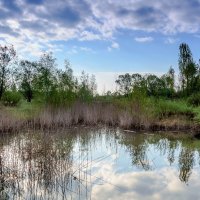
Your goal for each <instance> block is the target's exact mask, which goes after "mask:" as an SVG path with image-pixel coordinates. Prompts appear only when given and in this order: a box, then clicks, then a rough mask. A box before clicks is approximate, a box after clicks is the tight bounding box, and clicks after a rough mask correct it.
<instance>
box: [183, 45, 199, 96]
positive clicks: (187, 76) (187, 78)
mask: <svg viewBox="0 0 200 200" xmlns="http://www.w3.org/2000/svg"><path fill="white" fill-rule="evenodd" d="M179 51H180V52H179V70H180V78H181V87H182V90H183V91H185V90H186V91H187V93H188V92H189V88H190V86H191V85H190V84H191V80H193V78H194V76H195V74H196V72H197V70H196V65H195V63H194V61H193V57H192V52H191V50H190V47H189V46H188V44H186V43H182V44H181V45H180V46H179Z"/></svg>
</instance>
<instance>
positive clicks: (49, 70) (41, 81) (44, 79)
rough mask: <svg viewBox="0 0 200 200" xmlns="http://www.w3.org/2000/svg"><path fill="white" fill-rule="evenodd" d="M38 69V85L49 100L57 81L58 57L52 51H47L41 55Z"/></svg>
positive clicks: (39, 89)
mask: <svg viewBox="0 0 200 200" xmlns="http://www.w3.org/2000/svg"><path fill="white" fill-rule="evenodd" d="M37 70H38V76H37V79H36V86H37V88H38V91H40V92H42V93H43V94H44V96H45V98H46V100H47V98H48V96H49V94H50V91H51V90H52V89H53V87H54V85H55V81H56V59H55V58H54V57H53V54H52V53H51V52H50V53H45V54H43V55H42V56H41V57H40V60H39V62H38V67H37Z"/></svg>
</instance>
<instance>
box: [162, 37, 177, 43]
mask: <svg viewBox="0 0 200 200" xmlns="http://www.w3.org/2000/svg"><path fill="white" fill-rule="evenodd" d="M177 41H178V39H176V38H172V37H168V38H167V39H166V40H165V43H166V44H174V43H176V42H177Z"/></svg>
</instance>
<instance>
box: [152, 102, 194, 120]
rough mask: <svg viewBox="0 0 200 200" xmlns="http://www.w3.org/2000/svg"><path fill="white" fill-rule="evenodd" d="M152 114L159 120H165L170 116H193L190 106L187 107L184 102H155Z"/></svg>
mask: <svg viewBox="0 0 200 200" xmlns="http://www.w3.org/2000/svg"><path fill="white" fill-rule="evenodd" d="M154 104H155V105H154V113H155V115H156V116H158V117H159V118H165V117H169V116H172V115H176V116H180V115H183V116H188V117H193V116H194V110H193V108H192V107H191V106H188V105H187V103H186V102H184V101H181V100H176V101H173V100H163V99H159V100H156V101H155V103H154Z"/></svg>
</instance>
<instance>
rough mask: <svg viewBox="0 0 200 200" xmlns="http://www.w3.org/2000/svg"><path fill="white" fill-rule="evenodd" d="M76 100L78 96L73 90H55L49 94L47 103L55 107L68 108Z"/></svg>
mask: <svg viewBox="0 0 200 200" xmlns="http://www.w3.org/2000/svg"><path fill="white" fill-rule="evenodd" d="M75 100H76V94H75V93H74V92H72V91H71V90H68V91H63V90H61V91H58V90H56V89H53V90H51V91H50V93H49V97H48V98H47V103H48V104H49V105H51V106H54V107H62V106H68V105H70V104H71V103H73V102H74V101H75Z"/></svg>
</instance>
